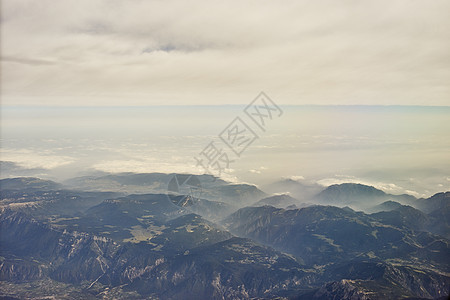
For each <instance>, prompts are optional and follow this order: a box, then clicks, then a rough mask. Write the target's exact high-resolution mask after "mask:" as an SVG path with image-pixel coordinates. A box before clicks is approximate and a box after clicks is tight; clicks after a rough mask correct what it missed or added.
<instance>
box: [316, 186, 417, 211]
mask: <svg viewBox="0 0 450 300" xmlns="http://www.w3.org/2000/svg"><path fill="white" fill-rule="evenodd" d="M315 201H316V202H317V203H318V204H324V205H336V206H340V207H343V206H350V207H352V208H354V209H363V210H364V209H370V208H371V207H373V206H375V205H378V204H381V203H383V202H386V201H394V202H399V203H401V204H405V205H413V206H414V204H415V203H416V201H417V199H416V198H415V197H413V196H410V195H391V194H386V193H385V192H383V191H381V190H379V189H376V188H374V187H373V186H368V185H363V184H358V183H343V184H335V185H331V186H329V187H327V188H326V189H325V190H323V191H322V192H320V193H319V194H317V195H316V196H315Z"/></svg>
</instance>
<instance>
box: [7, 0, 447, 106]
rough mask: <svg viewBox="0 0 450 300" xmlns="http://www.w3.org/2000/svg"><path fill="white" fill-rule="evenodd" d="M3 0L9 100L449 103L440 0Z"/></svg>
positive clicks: (443, 12)
mask: <svg viewBox="0 0 450 300" xmlns="http://www.w3.org/2000/svg"><path fill="white" fill-rule="evenodd" d="M2 6H3V7H2V18H1V26H2V46H1V52H2V55H3V56H4V57H3V58H2V64H1V68H2V79H1V80H2V87H3V94H2V98H3V99H2V101H3V103H4V104H7V105H8V104H11V105H14V104H59V105H75V104H76V105H83V104H86V105H87V104H95V105H120V104H123V101H124V99H126V101H127V104H131V105H133V104H135V105H147V104H148V105H151V104H209V103H213V104H224V103H247V102H248V101H249V99H252V98H253V97H254V95H255V94H256V93H257V92H258V91H260V90H265V91H266V92H268V93H269V94H270V95H272V96H273V97H274V98H275V99H279V101H280V102H284V103H290V104H307V103H308V104H311V103H312V104H423V105H429V104H431V105H448V104H449V102H448V99H449V96H450V87H449V86H448V82H449V80H450V57H449V54H448V53H450V40H449V39H448V32H449V30H450V20H449V18H448V13H447V12H448V11H449V9H450V2H448V1H443V0H438V1H403V0H396V1H387V0H384V1H363V2H362V1H339V2H338V1H330V0H326V1H325V0H321V1H283V2H282V3H281V2H271V1H237V0H236V1H226V2H224V1H218V0H213V1H203V0H199V1H181V0H175V1H119V0H116V1H101V0H90V1H87V0H81V1H57V2H55V1H50V0H41V1H38V2H37V1H31V0H15V1H5V2H4V3H3V5H2ZM18 62H19V63H20V64H18Z"/></svg>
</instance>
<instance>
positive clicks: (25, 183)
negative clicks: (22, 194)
mask: <svg viewBox="0 0 450 300" xmlns="http://www.w3.org/2000/svg"><path fill="white" fill-rule="evenodd" d="M62 187H63V186H62V184H59V183H56V182H54V181H51V180H44V179H39V178H35V177H18V178H5V179H1V180H0V190H22V191H23V190H40V191H48V190H58V189H62Z"/></svg>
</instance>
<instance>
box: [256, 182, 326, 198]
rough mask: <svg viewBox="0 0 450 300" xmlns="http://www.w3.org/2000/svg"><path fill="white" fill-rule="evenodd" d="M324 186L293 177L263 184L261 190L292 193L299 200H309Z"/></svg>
mask: <svg viewBox="0 0 450 300" xmlns="http://www.w3.org/2000/svg"><path fill="white" fill-rule="evenodd" d="M323 189H324V187H323V186H321V185H319V184H317V183H306V182H301V181H298V180H294V179H290V178H288V179H283V180H279V181H276V182H274V183H271V184H267V185H264V186H263V187H262V190H263V191H265V192H267V193H269V194H287V193H289V195H292V197H294V198H295V199H298V200H300V201H301V202H305V201H307V202H309V201H311V199H312V198H313V197H314V196H315V195H317V194H318V193H320V192H321V191H323Z"/></svg>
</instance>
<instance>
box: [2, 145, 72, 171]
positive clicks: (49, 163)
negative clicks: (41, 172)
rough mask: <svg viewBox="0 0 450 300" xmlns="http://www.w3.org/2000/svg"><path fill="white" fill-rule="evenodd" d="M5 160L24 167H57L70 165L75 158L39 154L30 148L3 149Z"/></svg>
mask: <svg viewBox="0 0 450 300" xmlns="http://www.w3.org/2000/svg"><path fill="white" fill-rule="evenodd" d="M1 157H2V160H3V161H9V162H12V163H15V164H16V165H17V166H19V167H21V168H24V169H46V170H50V169H55V168H58V167H62V166H66V165H70V164H72V163H74V162H75V159H74V158H72V157H70V156H64V155H53V154H51V153H49V154H38V153H35V152H33V151H32V150H29V149H1Z"/></svg>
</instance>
